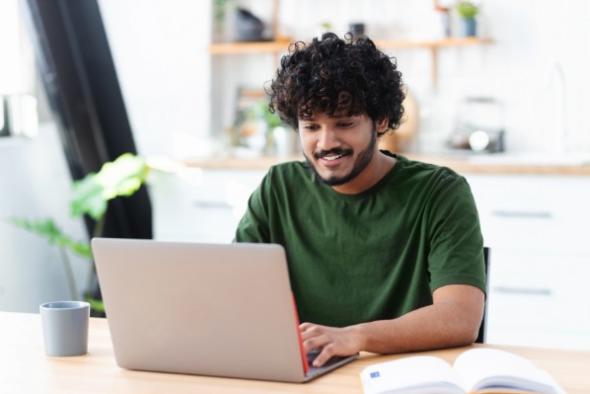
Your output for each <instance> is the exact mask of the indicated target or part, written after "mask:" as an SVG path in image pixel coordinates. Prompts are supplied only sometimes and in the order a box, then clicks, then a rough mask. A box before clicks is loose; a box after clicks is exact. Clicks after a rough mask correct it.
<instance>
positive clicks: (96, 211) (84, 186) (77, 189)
mask: <svg viewBox="0 0 590 394" xmlns="http://www.w3.org/2000/svg"><path fill="white" fill-rule="evenodd" d="M103 195H104V190H103V187H102V185H101V184H100V182H99V179H98V178H97V176H96V174H94V173H90V174H88V175H86V176H85V177H84V178H83V179H82V180H80V181H77V182H74V196H73V197H72V200H71V202H70V211H71V214H72V216H76V217H77V216H82V215H84V214H88V215H89V216H90V217H91V218H93V219H94V220H98V219H100V218H101V217H102V216H103V215H104V213H105V212H106V210H107V200H106V199H105V198H104V197H103Z"/></svg>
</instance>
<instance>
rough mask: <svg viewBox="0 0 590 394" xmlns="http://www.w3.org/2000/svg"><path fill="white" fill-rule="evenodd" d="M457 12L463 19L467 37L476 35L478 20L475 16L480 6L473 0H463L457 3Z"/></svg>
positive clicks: (464, 32)
mask: <svg viewBox="0 0 590 394" xmlns="http://www.w3.org/2000/svg"><path fill="white" fill-rule="evenodd" d="M456 8H457V13H458V14H459V16H460V17H461V19H462V21H463V34H464V35H465V36H466V37H473V36H475V35H476V31H477V22H476V19H475V17H476V16H477V14H478V13H479V7H478V5H477V4H475V3H474V2H473V1H471V0H462V1H459V2H458V3H457V6H456Z"/></svg>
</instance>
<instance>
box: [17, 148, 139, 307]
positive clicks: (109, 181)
mask: <svg viewBox="0 0 590 394" xmlns="http://www.w3.org/2000/svg"><path fill="white" fill-rule="evenodd" d="M149 173H150V167H149V166H148V165H147V163H146V161H145V160H144V159H143V158H141V157H139V156H136V155H133V154H131V153H124V154H122V155H121V156H119V157H118V158H117V159H116V160H114V161H112V162H107V163H105V164H103V166H102V167H101V169H100V171H98V172H97V173H89V174H88V175H86V176H85V177H84V178H83V179H81V180H79V181H75V182H74V184H73V195H72V198H71V200H70V214H71V216H72V217H83V216H85V215H87V216H88V217H89V218H91V219H92V220H93V221H94V227H93V231H92V237H99V236H101V235H102V232H103V228H104V224H105V217H106V216H105V215H106V212H107V208H108V202H109V201H110V200H112V199H115V198H118V197H129V196H131V195H133V194H134V193H135V192H136V191H137V190H139V188H140V187H141V186H142V185H143V184H144V182H145V181H146V180H147V177H148V175H149ZM9 221H10V222H12V223H13V224H14V225H16V226H17V227H20V228H22V229H25V230H28V231H31V232H33V233H35V234H37V235H39V236H41V237H44V238H46V239H47V240H48V241H49V243H50V244H52V245H55V246H57V247H58V249H59V251H60V256H61V259H62V263H63V264H64V270H65V274H66V279H67V283H68V290H69V294H70V297H71V298H72V299H73V300H77V299H79V298H80V296H81V294H80V292H79V290H78V287H77V285H76V281H75V278H74V275H73V270H72V265H71V263H70V259H69V257H68V251H70V252H72V253H74V254H76V255H78V256H81V257H83V258H86V259H88V260H90V262H91V268H90V270H89V274H88V282H87V286H86V292H85V293H84V294H83V298H84V299H85V300H86V301H88V302H89V303H90V306H91V308H92V311H93V312H94V314H96V315H100V314H103V313H104V305H103V303H102V301H101V300H98V299H95V298H94V297H93V294H92V290H93V289H94V286H95V284H96V267H95V266H94V264H93V262H92V252H91V249H90V243H89V242H88V241H86V240H83V241H77V240H74V239H72V237H70V236H68V235H66V234H64V233H63V231H62V230H61V229H60V227H59V226H58V225H57V224H56V223H55V221H54V220H53V219H51V218H43V219H24V218H15V217H13V218H10V219H9Z"/></svg>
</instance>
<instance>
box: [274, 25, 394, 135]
mask: <svg viewBox="0 0 590 394" xmlns="http://www.w3.org/2000/svg"><path fill="white" fill-rule="evenodd" d="M401 76H402V74H401V72H399V71H398V70H397V62H396V59H395V58H390V57H388V56H387V55H385V54H384V53H383V52H381V51H380V50H378V49H377V47H376V46H375V44H374V43H373V41H371V40H370V39H369V38H358V39H356V40H352V38H351V36H350V35H349V34H347V35H345V36H344V39H341V38H339V37H338V36H337V35H336V34H334V33H325V34H323V35H322V37H321V39H318V38H314V39H313V41H312V42H311V43H310V44H305V43H304V42H301V41H299V42H296V43H293V44H291V45H290V47H289V54H287V55H285V56H283V57H282V58H281V66H280V68H279V69H278V70H277V75H276V78H275V79H273V80H272V81H271V83H270V86H269V87H267V89H266V92H267V94H268V95H269V96H270V104H269V110H270V111H271V112H272V113H275V112H278V114H279V116H280V117H281V119H282V120H283V121H284V122H286V123H287V124H289V125H290V126H292V127H293V128H295V129H297V127H298V120H299V119H300V118H301V119H308V118H311V117H312V116H313V114H315V113H326V114H327V115H329V116H334V115H344V116H352V115H359V114H363V113H366V114H367V115H368V116H369V117H370V118H371V119H372V120H373V121H380V120H383V119H385V118H387V119H388V120H389V124H388V125H389V128H390V129H396V128H397V127H399V125H400V121H401V118H402V115H403V113H404V108H403V106H402V102H403V100H404V98H405V93H404V89H403V84H402V79H401ZM383 133H384V132H381V133H379V135H381V134H383Z"/></svg>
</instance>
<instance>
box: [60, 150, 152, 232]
mask: <svg viewBox="0 0 590 394" xmlns="http://www.w3.org/2000/svg"><path fill="white" fill-rule="evenodd" d="M148 174H149V167H148V166H147V164H146V162H145V160H144V159H143V158H141V157H138V156H135V155H133V154H131V153H124V154H122V155H121V156H119V157H118V158H117V159H116V160H114V161H112V162H107V163H105V164H103V166H102V167H101V169H100V171H99V172H98V173H89V174H88V175H87V176H86V177H84V178H83V179H81V180H80V181H77V182H74V196H73V198H72V201H71V203H70V209H71V212H72V215H74V216H82V215H84V214H88V215H89V216H90V217H92V218H93V219H94V220H99V219H100V218H101V217H102V216H103V215H104V214H105V212H106V210H107V203H108V201H109V200H112V199H113V198H116V197H119V196H125V197H128V196H131V195H133V193H135V192H136V191H137V190H138V189H139V188H140V187H141V185H142V184H143V182H145V180H146V179H147V176H148Z"/></svg>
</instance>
